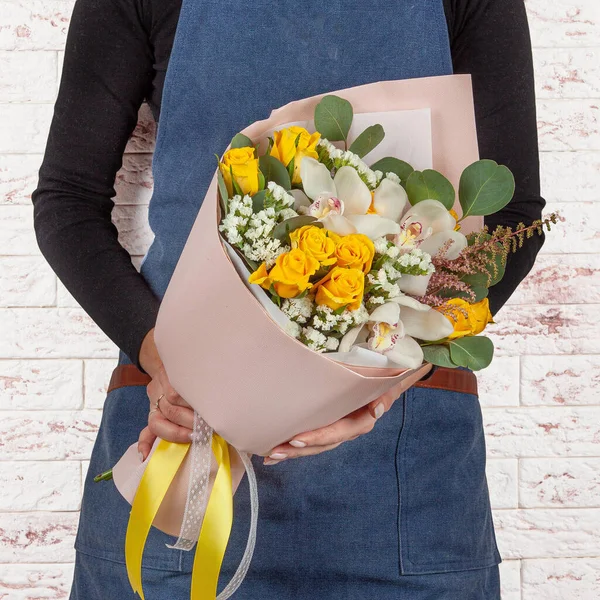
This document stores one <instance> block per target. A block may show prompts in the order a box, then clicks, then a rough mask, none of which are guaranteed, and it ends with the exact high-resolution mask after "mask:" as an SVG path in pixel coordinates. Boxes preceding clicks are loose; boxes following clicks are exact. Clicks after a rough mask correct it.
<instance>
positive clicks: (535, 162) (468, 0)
mask: <svg viewBox="0 0 600 600" xmlns="http://www.w3.org/2000/svg"><path fill="white" fill-rule="evenodd" d="M180 7H181V0H77V2H76V3H75V8H74V12H73V16H72V20H71V24H70V28H69V34H68V37H67V44H66V50H65V61H64V67H63V72H62V78H61V83H60V89H59V94H58V98H57V101H56V104H55V109H54V118H53V120H52V125H51V128H50V133H49V137H48V144H47V147H46V152H45V156H44V160H43V163H42V166H41V169H40V174H39V183H38V187H37V189H36V190H35V191H34V193H33V195H32V201H33V205H34V223H35V231H36V235H37V240H38V244H39V246H40V249H41V251H42V253H43V254H44V256H45V257H46V259H47V260H48V262H49V263H50V265H51V266H52V268H53V269H54V270H55V272H56V273H57V275H58V277H59V278H60V280H61V281H62V282H63V283H64V285H65V286H66V287H67V289H68V290H69V291H70V292H71V294H72V295H73V296H74V297H75V299H76V300H77V301H78V302H79V303H80V305H81V306H82V307H83V308H84V309H85V310H86V311H87V312H88V314H89V315H90V316H91V317H92V319H94V321H95V322H96V323H97V324H98V325H99V327H100V328H101V329H102V330H103V331H104V332H105V333H106V334H107V335H108V336H109V337H110V338H111V339H112V340H113V341H114V342H115V343H116V344H117V346H119V347H120V348H121V349H122V350H123V352H125V354H127V355H128V356H129V358H130V359H131V360H132V362H134V363H135V364H137V365H138V366H140V365H139V351H140V347H141V344H142V341H143V339H144V337H145V335H146V334H147V333H148V331H149V330H150V329H151V328H152V327H153V326H154V323H155V320H156V315H157V312H158V307H159V304H160V301H159V299H158V298H156V297H155V295H154V294H153V292H152V291H151V290H150V288H149V286H148V285H147V283H146V281H145V280H144V278H143V277H142V276H141V275H140V274H139V273H138V272H137V271H136V269H135V268H134V266H133V265H132V263H131V257H130V256H129V254H128V253H127V251H126V250H125V249H124V248H123V247H122V246H121V245H120V243H119V241H118V239H117V229H116V227H115V226H114V225H113V223H112V221H111V211H112V208H113V206H114V202H113V200H112V198H113V197H114V195H115V190H114V182H115V176H116V173H117V171H118V170H119V169H120V168H121V165H122V157H123V152H124V150H125V145H126V143H127V140H128V138H129V136H130V135H131V132H132V131H133V129H134V127H135V125H136V122H137V115H138V110H139V107H140V105H141V104H142V103H143V102H144V101H147V102H148V104H149V105H150V108H151V110H152V113H153V115H154V118H155V119H156V120H158V118H159V115H160V105H161V95H162V89H163V84H164V77H165V72H166V69H167V64H168V60H169V54H170V51H171V46H172V43H173V38H174V35H175V29H176V26H177V19H178V17H179V10H180ZM444 9H445V13H446V20H447V23H448V31H449V35H450V42H451V50H452V60H453V64H454V71H455V72H456V73H470V74H471V75H472V78H473V87H474V96H475V113H476V120H477V132H478V139H479V150H480V155H481V157H482V158H491V159H494V160H496V161H497V162H499V163H501V164H505V165H507V166H508V167H509V168H510V169H511V170H512V172H513V173H514V175H515V180H516V193H515V196H514V198H513V200H512V201H511V202H510V203H509V205H508V206H506V207H505V208H504V209H503V210H502V211H500V212H499V213H497V214H495V215H492V216H491V217H486V220H485V222H486V224H487V225H488V226H489V227H490V228H494V227H495V226H496V225H499V224H502V225H505V226H515V225H516V224H517V223H519V222H520V221H522V222H524V223H531V222H532V221H533V220H535V219H538V218H540V216H541V212H542V209H543V207H544V205H545V202H544V200H543V199H542V198H541V196H540V182H539V158H538V142H537V129H536V111H535V96H534V80H533V65H532V56H531V43H530V37H529V28H528V24H527V17H526V13H525V7H524V4H523V0H444ZM542 243H543V236H539V237H538V236H534V237H533V238H531V239H530V240H528V241H527V243H526V244H525V246H524V247H523V249H521V250H519V251H518V252H517V253H516V254H514V255H511V256H510V257H509V262H508V265H507V269H506V275H505V277H504V279H503V280H502V281H501V282H500V283H499V284H498V285H496V286H494V287H493V288H491V290H490V295H489V298H490V305H491V310H492V313H496V312H497V311H498V310H499V308H500V307H501V306H502V305H503V304H504V303H505V302H506V300H507V299H508V297H509V296H510V295H511V294H512V292H513V291H514V290H515V288H516V287H517V285H518V284H519V282H520V281H521V280H522V279H523V278H524V277H525V275H526V274H527V273H528V272H529V270H530V269H531V267H532V265H533V262H534V260H535V257H536V255H537V253H538V251H539V249H540V247H541V245H542Z"/></svg>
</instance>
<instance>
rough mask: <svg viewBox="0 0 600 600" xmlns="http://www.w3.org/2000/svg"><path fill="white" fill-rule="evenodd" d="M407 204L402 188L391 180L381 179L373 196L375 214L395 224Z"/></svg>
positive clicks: (406, 197)
mask: <svg viewBox="0 0 600 600" xmlns="http://www.w3.org/2000/svg"><path fill="white" fill-rule="evenodd" d="M408 204H409V202H408V195H407V194H406V191H405V190H404V188H403V187H402V186H401V185H399V184H398V183H396V182H395V181H392V180H391V179H383V181H382V182H381V183H380V184H379V187H378V188H377V189H376V190H375V194H374V196H373V208H374V209H375V212H376V213H377V214H378V215H379V216H381V217H385V218H386V219H391V220H392V221H396V222H398V221H400V217H401V216H402V214H403V213H404V210H405V208H406V206H407V205H408Z"/></svg>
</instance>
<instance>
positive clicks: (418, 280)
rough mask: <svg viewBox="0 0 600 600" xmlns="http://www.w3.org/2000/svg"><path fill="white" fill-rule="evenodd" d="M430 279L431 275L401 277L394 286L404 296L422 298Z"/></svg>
mask: <svg viewBox="0 0 600 600" xmlns="http://www.w3.org/2000/svg"><path fill="white" fill-rule="evenodd" d="M430 279H431V275H402V277H400V279H398V281H397V282H396V284H397V285H398V287H399V288H400V291H402V292H404V293H405V294H412V295H413V296H424V295H425V294H426V293H427V286H428V285H429V280H430Z"/></svg>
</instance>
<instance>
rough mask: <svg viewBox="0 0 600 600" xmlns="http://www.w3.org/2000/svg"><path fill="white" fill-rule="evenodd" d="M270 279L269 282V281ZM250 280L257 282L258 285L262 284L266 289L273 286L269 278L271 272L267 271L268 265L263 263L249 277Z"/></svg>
mask: <svg viewBox="0 0 600 600" xmlns="http://www.w3.org/2000/svg"><path fill="white" fill-rule="evenodd" d="M267 280H268V283H267ZM248 281H249V282H250V283H255V284H256V285H260V286H262V287H264V288H265V289H267V290H268V289H269V288H270V287H271V280H270V279H269V273H268V272H267V265H265V263H263V264H262V265H260V267H258V269H256V271H254V273H252V275H250V277H248Z"/></svg>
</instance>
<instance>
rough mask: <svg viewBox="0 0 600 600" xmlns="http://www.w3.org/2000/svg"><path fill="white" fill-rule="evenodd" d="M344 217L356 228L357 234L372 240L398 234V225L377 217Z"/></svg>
mask: <svg viewBox="0 0 600 600" xmlns="http://www.w3.org/2000/svg"><path fill="white" fill-rule="evenodd" d="M346 217H347V218H348V221H350V223H352V225H354V227H356V230H357V231H358V233H362V234H364V235H366V236H367V237H369V238H371V239H372V240H376V239H377V238H380V237H384V236H386V235H395V234H398V233H400V225H398V223H396V222H395V221H392V220H391V219H384V218H383V217H380V216H379V215H346Z"/></svg>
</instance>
